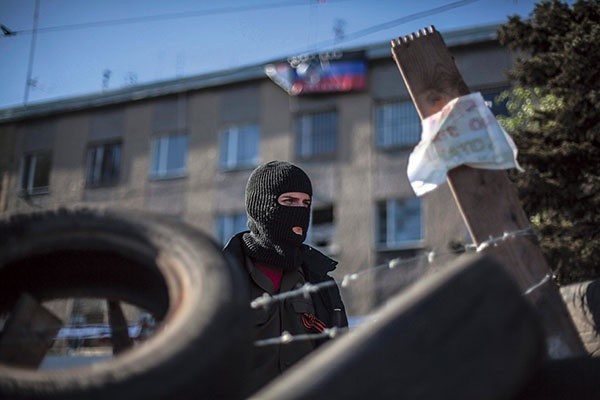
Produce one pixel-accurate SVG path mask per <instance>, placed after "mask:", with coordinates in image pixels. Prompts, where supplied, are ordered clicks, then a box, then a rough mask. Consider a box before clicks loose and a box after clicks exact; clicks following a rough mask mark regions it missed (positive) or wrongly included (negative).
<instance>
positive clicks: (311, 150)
mask: <svg viewBox="0 0 600 400" xmlns="http://www.w3.org/2000/svg"><path fill="white" fill-rule="evenodd" d="M325 115H331V116H332V117H333V118H334V120H333V122H332V123H331V124H332V125H333V129H332V130H328V131H327V132H326V133H329V132H331V133H330V134H329V135H328V136H327V140H328V141H329V142H331V147H332V148H324V149H323V150H319V149H316V148H315V147H316V145H315V138H316V137H319V136H321V135H322V134H321V133H320V129H316V128H318V127H315V118H316V117H317V116H325ZM294 122H295V142H294V144H295V151H294V155H295V157H296V159H298V160H314V159H332V158H335V157H336V155H337V153H338V149H339V140H340V117H339V112H338V110H336V109H328V110H321V111H310V112H303V113H298V114H296V117H295V119H294ZM305 126H308V128H309V129H304V127H305ZM317 150H318V151H317Z"/></svg>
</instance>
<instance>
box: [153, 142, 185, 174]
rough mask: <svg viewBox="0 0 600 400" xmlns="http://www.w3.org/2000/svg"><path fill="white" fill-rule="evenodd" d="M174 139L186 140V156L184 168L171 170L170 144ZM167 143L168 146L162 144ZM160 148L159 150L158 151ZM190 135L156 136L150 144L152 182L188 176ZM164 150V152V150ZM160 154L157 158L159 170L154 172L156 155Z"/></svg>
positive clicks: (183, 162)
mask: <svg viewBox="0 0 600 400" xmlns="http://www.w3.org/2000/svg"><path fill="white" fill-rule="evenodd" d="M174 138H185V150H184V152H185V154H183V161H182V164H183V166H182V167H179V168H173V169H169V168H168V164H169V159H168V156H169V143H170V141H171V140H172V139H174ZM163 143H166V146H163V145H162V144H163ZM156 146H159V147H158V150H157V149H156ZM189 147H190V144H189V135H188V134H187V132H176V133H165V134H159V135H155V136H154V137H153V138H152V140H151V143H150V168H149V169H150V171H149V177H150V179H152V180H161V179H176V178H183V177H185V176H187V172H188V170H187V161H188V160H187V158H188V153H189ZM163 148H164V150H162V149H163ZM157 152H159V154H158V155H157V157H159V159H158V164H159V165H158V169H157V170H154V165H155V154H156V153H157Z"/></svg>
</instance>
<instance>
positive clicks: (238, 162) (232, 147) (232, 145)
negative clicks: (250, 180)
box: [219, 122, 262, 171]
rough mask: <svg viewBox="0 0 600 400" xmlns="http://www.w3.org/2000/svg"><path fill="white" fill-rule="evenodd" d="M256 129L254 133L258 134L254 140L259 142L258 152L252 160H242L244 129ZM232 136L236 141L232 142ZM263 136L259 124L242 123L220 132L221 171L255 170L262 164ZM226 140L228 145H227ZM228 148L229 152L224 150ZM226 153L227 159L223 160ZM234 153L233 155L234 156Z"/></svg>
mask: <svg viewBox="0 0 600 400" xmlns="http://www.w3.org/2000/svg"><path fill="white" fill-rule="evenodd" d="M246 128H249V129H253V128H256V130H255V131H252V132H253V133H255V134H256V137H255V138H254V139H255V141H256V142H257V145H256V151H255V154H254V155H253V157H252V159H250V160H242V159H241V157H240V151H239V150H238V149H239V147H240V144H241V143H240V136H241V135H243V134H245V133H244V129H246ZM232 134H233V135H234V136H235V140H232V138H231V136H232ZM261 136H262V132H261V126H260V124H259V123H252V122H250V123H242V124H236V125H229V126H227V127H225V128H223V129H221V131H220V132H219V169H221V170H222V171H231V170H237V169H248V168H254V167H256V166H257V165H258V164H260V139H261ZM225 137H226V139H225ZM225 140H226V143H225ZM224 146H226V148H227V150H226V151H225V150H224V148H225V147H224ZM224 153H226V155H225V159H223V156H224ZM232 153H233V154H232Z"/></svg>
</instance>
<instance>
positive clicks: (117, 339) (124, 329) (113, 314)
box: [106, 300, 133, 355]
mask: <svg viewBox="0 0 600 400" xmlns="http://www.w3.org/2000/svg"><path fill="white" fill-rule="evenodd" d="M106 303H107V309H108V323H109V324H110V329H111V341H112V345H113V354H114V355H117V354H120V353H122V352H123V351H125V350H127V349H130V348H131V347H133V339H131V338H130V337H129V327H128V326H127V320H126V319H125V315H124V314H123V309H122V308H121V303H120V302H119V301H118V300H107V301H106Z"/></svg>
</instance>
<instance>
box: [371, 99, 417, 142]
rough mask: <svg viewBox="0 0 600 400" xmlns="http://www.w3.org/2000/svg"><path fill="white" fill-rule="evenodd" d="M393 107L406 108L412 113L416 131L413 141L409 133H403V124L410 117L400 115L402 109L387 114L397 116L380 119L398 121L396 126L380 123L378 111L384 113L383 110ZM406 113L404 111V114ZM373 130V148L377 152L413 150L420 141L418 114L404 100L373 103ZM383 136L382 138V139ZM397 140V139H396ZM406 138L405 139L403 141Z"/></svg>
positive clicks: (410, 102) (410, 103) (410, 104)
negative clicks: (393, 113)
mask: <svg viewBox="0 0 600 400" xmlns="http://www.w3.org/2000/svg"><path fill="white" fill-rule="evenodd" d="M394 106H398V107H402V106H407V107H408V108H409V109H410V110H411V111H414V116H415V117H416V119H415V125H416V131H415V133H414V136H415V137H414V140H411V139H412V138H411V137H410V136H411V135H412V133H411V132H408V133H405V132H403V131H404V129H410V127H409V128H404V127H405V126H407V124H403V122H404V123H405V122H406V121H407V120H408V117H410V115H401V114H402V113H403V110H402V109H398V110H393V109H391V110H389V111H387V113H392V112H395V113H396V114H397V115H392V116H388V117H387V118H382V119H385V120H398V123H397V124H394V123H388V124H385V123H382V122H383V121H381V119H380V117H379V113H380V111H383V112H386V111H385V108H391V107H394ZM405 112H406V111H404V113H405ZM373 129H374V135H373V136H374V142H375V143H374V144H375V148H376V149H377V150H379V151H387V150H401V149H407V148H413V147H414V146H415V145H416V144H417V143H419V141H420V140H421V131H422V126H421V119H420V117H419V114H418V112H417V110H416V108H415V106H414V104H413V102H412V101H411V100H406V99H394V100H385V101H378V102H376V103H375V105H374V107H373ZM382 136H383V137H382ZM398 138H399V139H398ZM404 138H406V139H404Z"/></svg>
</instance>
